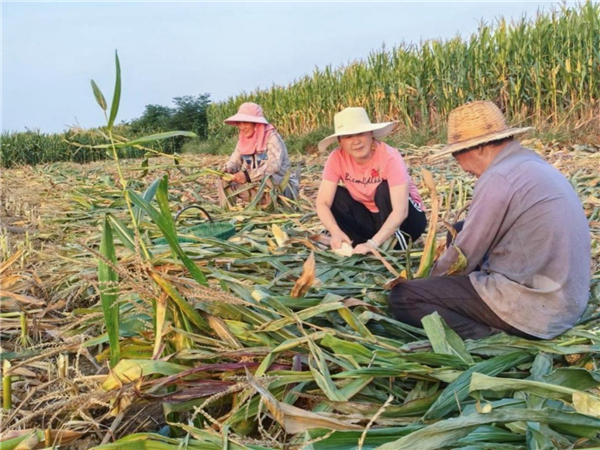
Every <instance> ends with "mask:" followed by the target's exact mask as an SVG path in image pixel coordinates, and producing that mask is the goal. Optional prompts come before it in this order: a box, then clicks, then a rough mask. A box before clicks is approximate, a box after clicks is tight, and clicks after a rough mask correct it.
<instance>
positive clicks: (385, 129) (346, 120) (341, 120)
mask: <svg viewBox="0 0 600 450" xmlns="http://www.w3.org/2000/svg"><path fill="white" fill-rule="evenodd" d="M395 127H396V122H383V123H371V120H370V119H369V116H368V115H367V112H366V111H365V109H364V108H346V109H344V110H342V111H340V112H339V113H337V114H336V115H335V116H333V128H334V130H335V133H334V134H332V135H331V136H327V137H326V138H325V139H323V140H322V141H321V142H319V150H320V151H325V150H326V149H327V147H329V146H330V145H331V144H334V143H337V138H338V137H339V136H348V135H350V134H359V133H366V132H367V131H372V132H373V137H383V136H387V135H388V134H390V133H391V132H392V131H394V128H395Z"/></svg>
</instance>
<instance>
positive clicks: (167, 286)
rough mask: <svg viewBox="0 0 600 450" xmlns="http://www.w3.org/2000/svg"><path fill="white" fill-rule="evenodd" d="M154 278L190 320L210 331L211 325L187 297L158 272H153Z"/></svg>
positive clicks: (205, 330) (202, 328)
mask: <svg viewBox="0 0 600 450" xmlns="http://www.w3.org/2000/svg"><path fill="white" fill-rule="evenodd" d="M151 276H152V279H153V280H154V281H156V283H157V284H158V285H159V286H160V287H161V288H162V289H163V290H164V291H165V292H166V293H167V294H168V295H169V297H171V299H173V301H174V302H175V303H176V304H177V306H178V307H179V309H181V311H182V312H183V313H184V314H185V316H186V317H187V318H188V320H189V321H190V322H192V323H193V324H194V325H196V326H197V327H198V328H200V329H201V330H203V331H204V332H210V326H209V325H208V323H207V322H206V320H204V319H203V318H202V316H201V315H200V314H199V313H198V311H196V310H195V309H194V308H193V307H192V306H191V305H190V304H189V303H188V302H187V300H186V299H185V298H183V297H182V296H181V294H180V293H179V292H177V289H176V288H175V287H174V286H173V285H172V284H171V283H169V282H168V281H167V280H165V279H164V278H162V277H161V276H160V275H158V274H157V273H152V274H151Z"/></svg>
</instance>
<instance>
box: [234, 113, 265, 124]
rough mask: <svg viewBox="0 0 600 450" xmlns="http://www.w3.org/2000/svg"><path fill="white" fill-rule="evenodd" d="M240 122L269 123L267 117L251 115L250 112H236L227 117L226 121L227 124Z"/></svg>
mask: <svg viewBox="0 0 600 450" xmlns="http://www.w3.org/2000/svg"><path fill="white" fill-rule="evenodd" d="M239 122H250V123H263V124H265V125H269V122H267V119H265V118H264V117H262V116H251V115H249V114H239V113H238V114H235V115H233V116H231V117H228V118H227V119H225V121H224V123H225V124H227V125H235V124H236V123H239Z"/></svg>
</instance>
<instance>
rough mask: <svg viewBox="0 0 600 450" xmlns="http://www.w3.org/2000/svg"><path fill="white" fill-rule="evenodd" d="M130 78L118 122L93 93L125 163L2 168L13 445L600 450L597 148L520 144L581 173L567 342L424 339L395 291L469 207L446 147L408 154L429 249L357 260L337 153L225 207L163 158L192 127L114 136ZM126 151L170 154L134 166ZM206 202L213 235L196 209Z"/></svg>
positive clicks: (2, 300) (433, 331) (206, 171)
mask: <svg viewBox="0 0 600 450" xmlns="http://www.w3.org/2000/svg"><path fill="white" fill-rule="evenodd" d="M115 65H116V74H117V75H116V82H115V88H114V94H113V99H112V103H111V106H110V108H109V107H108V103H107V102H106V99H105V98H104V95H103V94H102V92H101V91H100V89H99V87H98V86H97V85H96V84H95V83H94V82H92V87H93V93H94V96H95V98H96V101H97V103H98V105H99V106H100V107H101V108H102V109H103V111H104V113H105V115H106V118H107V125H106V127H104V128H102V129H101V130H100V131H99V132H98V133H99V135H100V136H102V137H103V138H104V141H103V142H101V143H94V144H93V145H91V146H90V147H89V148H93V149H96V150H102V151H107V152H109V155H110V156H111V157H112V159H113V161H102V162H96V163H92V164H89V165H85V166H82V165H79V164H73V163H49V164H39V165H35V166H29V165H27V166H22V165H19V166H17V167H14V168H9V169H3V173H2V177H3V189H2V191H1V195H2V202H1V207H2V215H1V218H2V224H1V227H0V228H1V233H0V261H1V265H0V275H1V279H0V283H1V284H0V291H1V296H0V318H1V319H2V327H1V328H0V337H1V338H2V342H1V344H0V345H1V351H0V361H1V362H2V393H1V396H2V409H1V410H0V421H1V423H2V434H0V446H1V448H2V450H23V449H33V448H65V449H81V448H86V449H87V448H92V449H97V450H110V449H119V450H179V449H194V450H223V449H233V450H269V449H285V450H334V449H335V450H412V449H418V450H438V449H464V450H467V449H468V450H525V449H527V450H529V449H560V450H567V449H568V450H571V449H582V448H588V449H591V448H598V447H599V446H600V370H599V368H600V198H599V196H598V192H599V189H600V175H599V174H598V171H597V167H598V162H599V158H600V152H599V151H598V150H599V149H600V148H599V147H598V146H594V145H578V146H565V145H563V144H561V143H560V142H542V141H540V140H537V139H531V140H528V141H524V145H525V146H527V147H529V148H532V149H533V150H534V151H536V152H538V153H539V154H540V155H542V156H543V157H544V158H546V159H547V160H548V161H549V162H550V163H552V164H553V165H554V167H556V168H557V169H559V170H561V171H562V172H563V173H564V174H565V175H566V176H567V177H568V178H569V180H570V182H571V184H572V185H573V187H574V189H575V190H576V192H577V193H578V195H579V198H580V199H581V201H582V204H583V208H584V211H585V214H586V217H587V219H588V222H589V226H590V231H591V235H590V239H591V242H592V255H591V257H592V259H593V263H594V264H593V274H592V280H591V284H590V302H589V305H588V307H587V309H586V311H585V312H584V314H583V316H582V317H581V319H580V320H579V322H578V323H577V324H576V326H575V327H574V328H573V329H571V330H569V331H567V332H565V333H564V334H562V335H561V336H558V337H556V338H555V339H552V340H545V341H542V340H526V339H521V338H517V337H514V336H508V335H505V334H498V335H494V336H490V337H486V338H483V339H479V340H466V341H464V340H462V339H461V338H460V337H459V336H458V335H457V334H456V333H455V332H454V331H453V330H452V329H451V328H449V327H448V326H447V325H446V324H445V323H444V321H443V319H442V318H441V317H440V316H439V315H438V314H432V315H429V316H427V317H425V318H424V319H423V321H422V325H423V327H422V328H417V327H413V326H409V325H406V324H404V323H402V322H399V321H396V320H394V319H392V318H391V315H390V312H389V310H388V306H387V301H386V299H387V294H388V291H389V289H390V286H392V285H393V283H397V282H401V280H402V279H406V278H411V277H424V276H426V274H427V272H428V269H429V268H430V267H431V265H432V264H433V260H434V258H435V255H436V254H439V251H441V250H442V249H443V247H444V242H443V236H444V234H445V231H444V230H443V229H442V228H441V226H438V225H440V224H442V223H444V222H452V221H454V220H456V219H457V214H458V211H461V210H464V209H465V207H466V206H467V205H468V203H469V201H470V199H471V198H472V195H473V188H474V179H472V178H469V177H465V175H464V173H463V172H461V171H460V170H459V167H458V166H457V165H453V164H446V163H440V164H437V165H431V164H429V163H428V162H427V161H428V157H429V156H431V154H432V153H433V152H436V151H439V149H440V147H441V146H440V145H436V146H433V147H423V148H414V149H411V150H410V151H409V152H406V153H405V155H404V156H405V161H406V162H407V165H408V166H409V167H410V168H411V169H412V176H413V178H414V180H415V182H416V183H417V185H418V186H419V187H420V193H421V195H422V197H423V199H424V201H425V205H426V210H427V211H428V220H429V229H428V235H427V238H426V239H424V242H420V241H418V242H416V243H414V245H412V246H411V248H410V249H409V251H406V252H404V251H399V250H395V249H394V248H393V242H388V243H386V244H385V245H383V246H382V247H381V248H380V249H379V250H378V251H377V252H376V253H375V254H374V255H364V256H363V255H353V256H350V257H344V256H340V255H338V254H336V253H334V252H332V251H331V250H330V248H329V246H328V245H327V243H328V242H327V237H326V236H324V235H323V233H322V231H323V227H322V225H321V224H320V222H319V220H318V218H317V217H316V214H315V206H314V202H315V197H316V191H317V188H318V185H319V182H320V179H321V171H322V165H323V163H324V160H325V158H324V156H323V155H307V156H305V158H306V160H305V161H304V170H303V172H302V179H301V186H302V187H301V191H300V193H299V195H298V196H297V198H295V199H287V198H286V197H284V196H282V195H281V193H280V191H279V190H278V189H277V188H276V187H271V186H269V184H268V183H267V180H263V181H261V182H260V183H255V184H250V185H249V186H248V187H247V188H255V189H257V194H256V197H255V199H254V200H252V201H250V202H249V203H243V204H237V205H233V206H229V207H227V208H221V207H219V206H218V204H219V203H218V193H217V192H216V189H215V187H214V186H215V182H216V181H218V178H217V177H221V176H223V175H224V174H223V173H222V172H219V170H218V168H219V167H222V164H223V158H222V157H216V156H206V155H204V156H189V155H184V156H173V155H167V154H165V153H162V152H159V151H154V153H153V151H152V150H151V149H150V148H149V147H146V146H147V145H151V144H153V143H155V142H164V141H168V139H170V138H172V137H190V136H191V135H192V133H189V132H184V131H172V132H166V133H160V134H156V135H150V136H143V137H137V138H136V139H134V140H128V139H127V138H125V137H123V136H120V135H119V134H118V128H117V127H115V125H114V123H115V120H116V117H117V114H118V109H119V102H120V97H121V72H120V63H119V59H118V56H117V55H115ZM75 141H76V138H75ZM81 145H88V144H83V143H81ZM127 148H136V149H139V150H143V151H145V152H150V153H152V154H153V155H155V156H156V157H154V158H152V159H149V158H146V159H144V160H143V161H141V162H140V161H139V160H134V159H129V160H122V159H121V157H120V151H122V150H123V149H127ZM294 162H295V163H298V162H299V161H294ZM263 193H264V194H268V197H266V198H267V199H268V202H266V204H265V205H261V204H259V199H260V195H261V194H263ZM194 203H198V204H200V205H203V206H204V207H205V209H206V212H207V213H209V214H210V215H211V216H212V217H213V218H214V220H215V222H216V225H211V224H209V223H208V222H207V220H206V218H205V217H204V216H202V217H200V216H196V215H195V214H192V213H186V214H184V215H182V216H181V217H179V213H178V211H180V210H181V208H182V207H183V206H187V205H190V204H194ZM199 222H200V224H199ZM198 226H203V227H204V228H205V229H206V228H208V229H211V227H219V228H223V229H228V230H231V231H233V233H232V235H228V236H227V237H222V236H221V237H217V236H210V235H203V236H200V235H198V234H195V232H194V231H193V230H194V229H197V227H198Z"/></svg>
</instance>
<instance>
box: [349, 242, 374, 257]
mask: <svg viewBox="0 0 600 450" xmlns="http://www.w3.org/2000/svg"><path fill="white" fill-rule="evenodd" d="M373 250H375V247H373V245H372V244H371V243H369V242H365V243H364V244H358V245H357V246H356V247H354V250H353V251H352V253H353V254H355V255H366V254H367V253H373Z"/></svg>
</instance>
